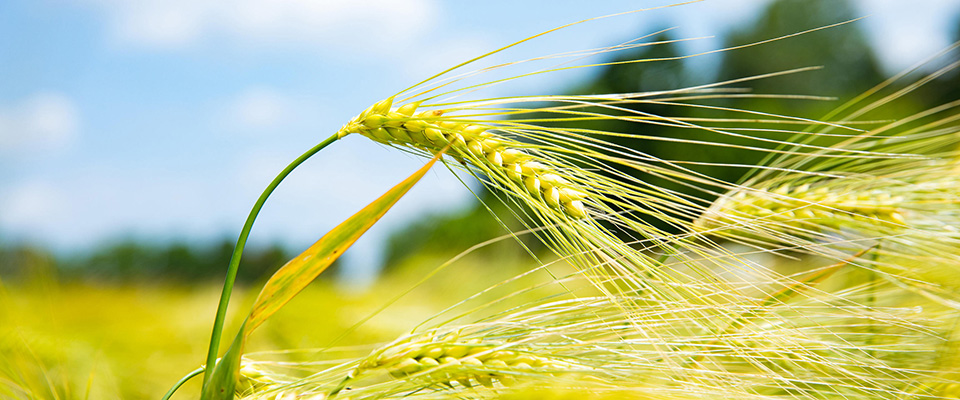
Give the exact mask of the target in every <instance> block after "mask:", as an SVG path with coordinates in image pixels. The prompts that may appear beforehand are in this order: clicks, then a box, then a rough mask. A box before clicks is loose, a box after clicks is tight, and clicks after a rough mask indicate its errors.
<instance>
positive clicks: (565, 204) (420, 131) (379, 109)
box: [338, 98, 588, 218]
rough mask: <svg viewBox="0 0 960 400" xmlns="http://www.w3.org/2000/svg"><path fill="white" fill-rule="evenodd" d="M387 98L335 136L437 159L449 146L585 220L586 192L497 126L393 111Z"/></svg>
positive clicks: (435, 113) (409, 109) (411, 107)
mask: <svg viewBox="0 0 960 400" xmlns="http://www.w3.org/2000/svg"><path fill="white" fill-rule="evenodd" d="M392 103H393V99H392V98H390V99H386V100H384V101H381V102H379V103H376V104H374V105H373V106H372V107H370V108H368V109H366V110H364V111H363V112H362V113H360V115H358V116H357V117H356V118H354V119H353V120H351V121H350V122H349V123H347V124H346V125H345V126H344V127H343V128H341V129H340V131H339V132H338V135H339V136H341V137H342V136H345V135H347V134H350V133H359V134H361V135H363V136H366V137H368V138H370V139H373V140H375V141H378V142H381V143H386V144H391V145H398V146H401V147H405V146H406V147H414V148H418V149H421V150H425V151H428V152H430V153H433V154H436V153H439V152H440V151H443V150H444V149H445V148H447V146H450V152H449V155H450V156H452V157H453V158H455V159H456V160H457V161H460V162H461V163H470V164H473V165H483V166H484V167H485V168H484V170H486V171H494V172H495V173H497V174H499V175H501V176H504V177H508V178H509V179H511V180H513V181H514V182H515V183H516V184H517V185H520V186H519V187H520V188H522V189H524V191H525V193H526V194H527V195H528V196H530V197H531V198H533V199H536V200H539V201H541V202H542V203H543V204H544V205H546V206H547V207H549V208H551V209H553V210H556V211H560V212H562V213H565V214H566V215H568V216H570V217H572V218H583V217H586V216H587V212H586V210H585V209H584V205H583V200H584V199H585V198H586V197H587V194H586V192H587V190H588V189H587V188H586V187H584V186H583V185H577V184H574V183H571V182H570V181H569V180H568V179H566V178H564V177H562V176H561V175H559V174H557V173H556V172H557V170H556V168H552V167H551V166H550V165H549V163H548V162H546V160H543V159H538V157H536V156H535V155H533V154H529V153H527V152H524V151H523V150H519V149H518V148H517V147H518V146H519V145H520V143H516V142H515V141H513V140H511V139H508V138H507V137H505V136H503V135H499V134H497V133H496V127H495V126H494V125H490V124H482V123H472V124H471V123H464V122H458V121H457V120H456V119H444V118H442V116H443V114H444V111H443V110H430V111H423V112H420V113H416V110H417V107H418V106H419V105H420V103H416V102H414V103H408V104H405V105H403V106H400V107H396V108H391V105H392Z"/></svg>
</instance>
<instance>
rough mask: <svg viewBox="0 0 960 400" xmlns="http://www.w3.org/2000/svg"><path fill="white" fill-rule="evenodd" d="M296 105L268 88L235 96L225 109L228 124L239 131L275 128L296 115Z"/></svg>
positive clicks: (247, 91) (254, 89)
mask: <svg viewBox="0 0 960 400" xmlns="http://www.w3.org/2000/svg"><path fill="white" fill-rule="evenodd" d="M297 108H298V106H297V103H296V101H294V100H293V99H290V98H288V97H287V96H284V95H282V94H280V93H279V92H277V91H276V90H273V89H269V88H251V89H247V90H246V91H244V92H243V93H240V94H239V95H237V96H236V98H234V99H233V100H232V101H231V102H230V105H229V106H228V107H227V109H226V115H225V116H224V118H226V119H227V121H228V124H229V125H231V126H232V127H234V128H237V129H240V130H262V129H270V128H276V127H278V126H279V125H281V124H282V123H283V122H284V120H288V119H290V118H292V117H294V115H295V114H296V112H295V109H297Z"/></svg>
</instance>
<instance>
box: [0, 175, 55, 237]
mask: <svg viewBox="0 0 960 400" xmlns="http://www.w3.org/2000/svg"><path fill="white" fill-rule="evenodd" d="M2 200H3V201H2V212H0V224H2V225H3V226H5V227H14V228H30V227H34V226H37V225H40V226H44V227H50V226H51V225H54V226H55V225H56V223H57V221H58V220H60V219H61V218H62V217H64V212H63V211H64V203H65V197H64V194H63V193H62V192H61V191H60V190H58V189H57V188H56V187H55V186H53V185H51V184H48V183H46V182H39V181H38V182H29V183H26V184H23V185H20V186H19V187H15V188H12V189H11V190H10V191H9V192H8V194H7V196H5V197H4V198H3V199H2Z"/></svg>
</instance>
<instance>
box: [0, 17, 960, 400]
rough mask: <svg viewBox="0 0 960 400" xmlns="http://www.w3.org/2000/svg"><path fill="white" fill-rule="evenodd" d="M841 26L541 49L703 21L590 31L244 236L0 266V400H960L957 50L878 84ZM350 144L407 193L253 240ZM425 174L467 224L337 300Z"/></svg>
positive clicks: (447, 220) (395, 254)
mask: <svg viewBox="0 0 960 400" xmlns="http://www.w3.org/2000/svg"><path fill="white" fill-rule="evenodd" d="M706 3H710V2H709V1H708V2H706ZM850 4H851V3H848V2H845V1H836V2H832V1H828V0H818V1H813V2H798V1H790V0H776V1H770V2H767V3H765V6H764V7H762V8H761V12H760V13H759V14H758V16H757V17H756V18H755V19H754V20H751V21H750V22H749V25H744V26H736V27H735V28H733V29H732V30H731V31H729V32H727V33H724V36H723V38H722V40H719V41H713V42H709V41H708V43H707V45H708V48H707V49H692V48H690V47H685V46H686V42H696V41H698V40H700V41H703V40H705V39H704V38H697V37H687V36H683V35H681V34H680V33H679V32H677V31H675V30H674V29H672V28H666V27H665V28H650V27H646V26H645V27H643V30H642V33H640V34H638V35H633V36H630V37H626V38H621V39H620V40H619V41H615V42H612V43H607V44H605V45H603V46H602V47H571V48H564V49H563V50H562V51H560V52H555V53H542V52H538V50H542V49H543V48H546V44H555V43H552V41H557V40H561V39H557V38H559V37H562V36H558V35H562V34H563V32H567V31H570V30H580V31H585V32H602V31H603V29H604V28H605V27H607V26H612V25H613V24H617V23H619V22H617V21H622V20H624V19H629V18H632V17H633V16H635V15H647V14H655V13H658V12H667V11H669V12H674V11H675V10H677V9H679V10H684V9H688V8H696V7H699V6H702V5H701V4H699V3H697V2H694V3H693V4H675V5H664V6H663V7H648V8H643V9H636V8H632V9H627V10H624V11H623V12H619V13H615V14H609V15H587V16H579V17H578V18H576V19H571V20H570V21H569V24H567V25H561V26H557V27H555V28H552V29H549V30H546V31H543V32H540V33H533V34H532V36H529V37H526V38H524V37H517V38H513V39H512V40H513V41H512V42H510V41H508V42H505V43H501V44H499V45H496V46H492V47H491V48H490V49H489V50H488V51H487V52H485V53H484V52H481V53H479V54H475V55H472V56H469V57H466V58H464V59H462V60H461V62H460V63H453V64H451V65H448V66H447V67H445V68H446V69H444V68H441V69H439V70H437V71H435V73H434V74H432V75H427V76H424V77H422V79H421V80H414V81H411V82H406V83H403V84H400V85H398V86H397V87H396V88H393V89H384V90H383V92H381V93H369V96H368V97H369V99H370V101H369V103H368V105H366V106H365V107H366V108H365V109H364V108H360V109H357V110H355V111H354V113H353V114H349V115H343V116H340V117H341V121H342V126H341V128H339V129H338V130H336V131H333V132H327V133H325V134H318V135H316V138H315V139H314V140H313V142H312V143H313V144H312V147H309V146H306V147H304V148H302V149H298V151H299V152H301V153H300V154H301V155H300V156H299V157H295V158H294V157H291V158H290V159H289V160H288V161H287V162H288V164H286V166H285V167H281V168H278V169H277V170H276V171H270V172H271V174H276V175H275V177H273V178H272V180H271V181H265V182H264V183H265V189H263V191H262V193H261V194H260V195H259V197H258V198H256V201H255V202H252V204H251V205H252V210H251V211H250V212H249V214H246V215H247V216H246V220H245V222H244V223H243V225H242V227H241V228H240V230H239V232H237V235H238V237H239V238H238V239H237V240H236V242H234V241H233V239H232V238H231V239H228V240H227V241H226V242H223V243H220V244H213V245H206V247H203V246H205V245H203V244H202V243H199V244H198V243H174V244H172V245H163V244H160V245H157V244H150V243H146V244H144V243H138V242H118V243H115V244H113V245H112V247H110V246H106V247H104V248H102V249H98V250H97V251H95V252H93V253H89V254H87V255H74V256H63V255H58V254H57V253H56V252H55V251H53V250H47V249H44V248H42V247H37V246H31V245H28V244H24V245H20V246H12V245H11V246H4V247H0V262H2V263H3V264H2V265H0V267H2V269H0V271H3V273H4V275H3V277H2V278H3V279H2V281H0V322H2V324H0V346H2V349H3V352H2V353H0V396H3V397H4V398H11V399H28V398H56V399H74V398H76V399H100V398H104V399H109V398H163V399H168V398H169V399H178V398H183V399H185V398H198V397H199V398H201V399H204V400H213V399H344V400H346V399H351V400H355V399H391V398H412V399H702V398H709V399H915V398H922V399H943V398H958V396H960V330H958V327H960V284H958V282H960V267H958V266H960V197H958V194H960V179H958V178H957V177H958V173H960V122H958V121H960V116H958V115H960V114H958V113H957V108H958V106H960V97H958V93H957V91H956V88H957V87H960V73H958V66H960V44H956V43H955V44H952V45H947V46H946V47H945V48H942V49H941V50H940V51H939V52H936V51H935V52H932V53H931V54H929V55H927V56H926V58H924V59H922V60H920V61H917V62H916V63H914V64H912V65H910V66H908V67H903V68H900V69H897V70H895V71H894V72H888V71H885V70H883V68H882V67H881V66H880V65H879V63H878V61H877V60H876V56H875V55H874V54H873V53H872V52H871V51H872V50H871V44H870V43H869V42H868V41H867V40H866V39H865V36H864V35H863V33H862V31H860V30H859V29H861V28H859V26H861V25H859V24H862V23H863V22H862V20H860V19H859V18H858V17H859V16H860V15H859V14H857V12H856V11H855V9H854V8H852V6H851V5H850ZM641 6H642V5H641ZM952 11H954V12H957V11H960V8H958V7H954V9H953V10H952ZM958 32H960V31H958ZM958 39H960V37H957V38H954V39H953V40H958ZM541 43H542V44H541ZM957 43H960V42H957ZM881 45H882V44H881ZM518 55H519V56H518ZM699 60H705V61H702V62H701V61H699ZM543 79H550V80H552V82H561V81H562V82H574V83H569V84H566V85H564V86H556V85H553V86H551V85H545V86H542V85H535V84H531V83H529V82H538V80H543ZM576 82H579V83H576ZM504 87H507V88H515V89H511V90H513V91H510V92H505V91H503V88H504ZM324 137H326V139H323V138H324ZM351 141H363V142H368V143H369V144H371V145H376V146H377V148H378V149H380V150H384V151H389V152H397V153H404V154H405V155H406V156H407V157H409V158H410V159H414V160H417V161H416V165H417V168H414V169H411V170H410V171H405V172H404V173H403V175H404V176H405V178H401V179H398V180H397V181H395V182H392V183H391V184H390V186H388V187H385V188H384V190H383V191H382V193H383V194H382V195H379V196H371V197H370V198H368V199H365V200H363V201H362V202H360V203H358V204H355V205H354V206H355V207H353V211H352V212H351V213H350V214H349V216H347V217H344V218H343V219H342V221H340V222H339V223H338V224H336V225H334V226H331V227H329V228H327V229H325V230H324V232H325V233H324V232H318V233H317V235H316V241H315V242H314V243H313V244H312V245H309V246H304V247H301V248H296V249H293V250H291V251H288V250H287V249H285V248H282V246H279V247H264V246H263V245H262V244H260V243H256V242H251V245H250V246H247V243H248V240H250V238H251V237H252V234H253V232H256V227H255V225H254V222H256V221H258V220H260V219H262V218H269V217H268V216H262V215H261V211H262V210H269V209H270V208H269V206H270V205H271V204H273V203H272V202H273V201H274V199H275V198H276V196H282V193H283V190H284V189H285V188H287V187H288V186H290V185H294V184H302V181H295V180H294V178H293V177H294V176H296V175H295V174H296V173H297V171H299V170H300V169H299V168H301V166H302V165H303V166H304V168H306V166H307V165H308V164H309V162H311V161H313V160H316V159H324V158H325V157H332V156H333V155H332V154H336V153H337V152H338V150H339V149H341V148H342V147H340V146H343V145H345V143H352V142H351ZM438 170H445V171H447V172H449V173H450V174H451V176H454V177H456V179H457V180H459V181H460V182H462V183H463V185H462V186H463V188H462V190H464V191H468V192H471V193H472V194H473V195H474V197H475V198H476V199H475V201H474V202H472V203H471V204H470V206H469V207H467V208H466V209H462V210H460V211H456V212H435V213H432V214H426V215H421V216H419V217H418V218H417V219H414V220H412V221H410V222H408V223H407V224H406V226H404V227H401V228H398V229H396V230H395V231H394V232H393V234H392V235H391V236H390V237H389V238H387V239H385V240H383V241H382V243H380V244H379V246H380V248H382V249H385V250H384V252H385V257H384V259H385V261H384V262H383V267H382V268H381V270H380V271H379V273H378V274H376V275H375V277H372V278H371V279H370V282H371V283H369V284H368V285H367V286H365V287H361V286H359V285H351V284H349V283H345V281H344V280H337V279H333V278H330V276H331V275H342V274H343V273H344V270H345V269H346V268H349V264H346V266H345V264H344V263H343V262H342V261H343V260H341V255H344V254H351V251H353V252H354V254H356V252H357V251H358V249H357V247H361V248H363V247H362V246H364V245H360V244H358V245H357V246H354V244H355V243H364V242H360V240H361V237H362V236H363V235H364V234H365V233H367V232H368V230H371V229H373V227H374V226H375V225H376V224H378V223H379V222H380V221H381V220H382V219H383V220H386V219H387V218H389V216H390V215H391V214H390V213H391V210H392V209H393V208H394V206H395V205H396V206H397V207H398V208H399V207H402V206H401V205H402V204H404V202H405V201H408V200H411V197H410V196H409V194H412V193H416V192H417V191H418V190H420V189H423V185H420V184H418V183H420V182H421V181H423V180H425V179H429V178H425V177H427V176H432V174H436V173H438V172H436V171H438ZM341 172H342V170H331V171H327V172H326V174H328V175H336V174H339V173H341ZM271 176H273V175H271ZM288 177H290V179H288ZM267 182H269V183H267ZM321 185H323V184H321ZM325 188H326V189H328V190H329V191H331V192H337V191H345V190H349V188H346V187H334V185H332V184H328V186H325ZM275 190H277V194H276V196H274V191H275ZM263 215H269V214H266V213H265V214H263ZM238 223H239V222H238ZM238 226H239V225H238ZM371 232H373V231H372V230H371ZM248 247H249V248H248ZM211 328H212V330H211ZM211 331H212V334H211Z"/></svg>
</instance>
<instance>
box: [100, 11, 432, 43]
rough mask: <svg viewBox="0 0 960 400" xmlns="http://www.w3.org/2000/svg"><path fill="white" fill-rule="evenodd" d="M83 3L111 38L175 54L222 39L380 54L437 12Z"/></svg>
mask: <svg viewBox="0 0 960 400" xmlns="http://www.w3.org/2000/svg"><path fill="white" fill-rule="evenodd" d="M81 1H88V2H91V4H94V5H96V6H98V7H100V8H102V10H103V11H104V12H105V13H106V14H107V17H108V22H109V25H110V31H111V34H112V35H113V36H114V39H115V40H117V41H119V42H121V43H126V44H132V45H138V46H146V47H152V48H157V47H159V48H179V47H183V46H186V45H190V44H192V43H195V42H197V41H201V40H204V39H206V38H209V37H211V36H227V37H229V38H230V39H231V40H236V39H241V40H244V41H247V42H270V43H276V42H281V43H284V42H307V43H314V44H315V43H320V44H324V45H334V46H339V47H348V48H349V47H351V46H360V45H363V46H365V47H366V46H372V47H371V48H370V49H369V50H372V51H383V50H385V49H388V48H389V47H390V46H392V45H394V44H397V43H399V42H402V41H404V40H408V39H410V38H412V37H414V36H416V35H417V34H419V33H421V32H422V31H424V30H425V29H426V28H427V27H429V26H430V25H431V20H433V18H434V17H435V14H436V5H435V4H434V2H433V1H434V0H366V1H353V0H273V1H260V0H235V1H227V0H81ZM358 32H362V35H360V34H357V33H358ZM374 40H375V42H374ZM357 50H358V51H365V50H366V48H364V49H357Z"/></svg>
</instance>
